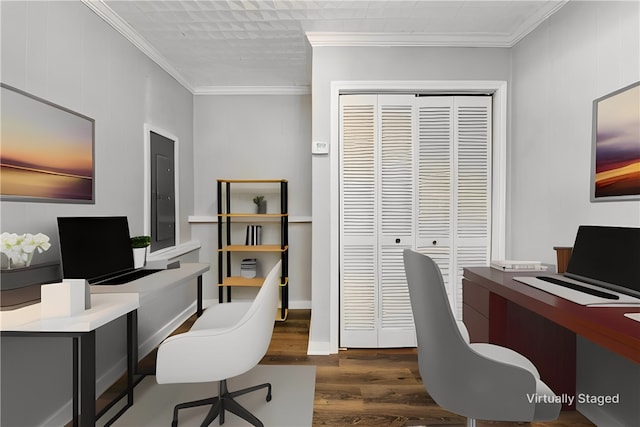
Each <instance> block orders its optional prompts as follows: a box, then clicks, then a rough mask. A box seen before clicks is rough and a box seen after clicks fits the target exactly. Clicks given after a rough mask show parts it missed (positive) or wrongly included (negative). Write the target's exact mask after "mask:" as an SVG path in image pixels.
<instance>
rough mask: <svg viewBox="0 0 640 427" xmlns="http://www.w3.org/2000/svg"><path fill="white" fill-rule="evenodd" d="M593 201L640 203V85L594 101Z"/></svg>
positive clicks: (631, 86) (636, 84) (634, 85)
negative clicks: (634, 201)
mask: <svg viewBox="0 0 640 427" xmlns="http://www.w3.org/2000/svg"><path fill="white" fill-rule="evenodd" d="M592 133H593V135H592V167H591V201H592V202H597V201H608V200H640V82H636V83H634V84H631V85H629V86H626V87H624V88H622V89H620V90H617V91H615V92H613V93H610V94H608V95H605V96H603V97H601V98H598V99H596V100H595V101H593V132H592Z"/></svg>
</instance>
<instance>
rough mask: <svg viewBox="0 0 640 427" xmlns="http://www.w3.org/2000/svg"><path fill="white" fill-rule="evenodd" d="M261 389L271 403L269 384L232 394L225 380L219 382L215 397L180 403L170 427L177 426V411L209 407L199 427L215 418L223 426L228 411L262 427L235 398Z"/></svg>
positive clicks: (174, 409)
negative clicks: (264, 389)
mask: <svg viewBox="0 0 640 427" xmlns="http://www.w3.org/2000/svg"><path fill="white" fill-rule="evenodd" d="M262 388H266V389H267V398H266V400H267V402H269V401H271V384H270V383H264V384H260V385H256V386H253V387H248V388H244V389H242V390H237V391H234V392H229V390H228V388H227V380H222V381H220V387H219V393H218V396H216V397H210V398H208V399H200V400H194V401H192V402H185V403H180V404H178V405H176V406H175V408H173V420H172V421H171V427H177V426H178V410H180V409H185V408H195V407H198V406H206V405H211V409H210V410H209V413H208V414H207V416H206V417H205V419H204V421H202V424H200V426H201V427H206V426H208V425H209V424H211V423H212V422H213V420H215V419H216V418H218V417H219V418H220V420H219V421H220V425H222V424H224V413H225V411H229V412H231V413H233V414H236V415H237V416H239V417H240V418H242V419H244V420H246V421H248V422H249V423H251V424H252V425H254V426H256V427H264V424H262V422H261V421H260V420H259V419H258V418H257V417H256V416H255V415H253V414H252V413H251V412H249V411H248V410H247V409H245V408H244V407H243V406H242V405H240V404H239V403H238V402H236V400H235V399H234V398H235V397H238V396H242V395H243V394H247V393H251V392H252V391H256V390H260V389H262Z"/></svg>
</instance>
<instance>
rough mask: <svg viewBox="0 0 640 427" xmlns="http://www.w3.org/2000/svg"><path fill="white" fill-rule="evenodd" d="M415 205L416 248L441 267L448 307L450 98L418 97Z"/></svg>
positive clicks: (450, 293) (451, 155) (451, 154)
mask: <svg viewBox="0 0 640 427" xmlns="http://www.w3.org/2000/svg"><path fill="white" fill-rule="evenodd" d="M416 102H417V104H418V105H417V111H418V119H417V121H418V125H417V127H418V148H417V157H418V159H417V165H418V166H417V167H418V186H417V192H418V197H417V198H418V206H417V226H416V228H417V238H416V250H417V251H418V252H420V253H423V254H425V255H429V256H430V257H431V258H433V260H434V261H435V262H436V263H437V264H438V267H440V271H441V272H442V278H443V279H444V282H445V284H446V285H447V294H448V296H449V300H450V302H451V306H452V307H454V306H455V292H454V291H453V289H452V287H451V286H449V284H450V283H451V280H450V276H451V274H450V272H451V267H452V265H451V264H452V256H451V254H452V251H453V248H452V245H453V224H452V218H453V206H454V199H455V194H454V191H453V178H454V171H453V159H454V157H455V156H454V106H453V97H450V96H447V97H420V98H417V101H416Z"/></svg>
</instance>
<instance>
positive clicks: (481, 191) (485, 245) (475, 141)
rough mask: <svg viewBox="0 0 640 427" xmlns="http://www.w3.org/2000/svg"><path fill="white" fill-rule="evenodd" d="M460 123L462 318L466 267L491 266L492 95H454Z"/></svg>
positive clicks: (458, 283) (458, 284) (458, 276)
mask: <svg viewBox="0 0 640 427" xmlns="http://www.w3.org/2000/svg"><path fill="white" fill-rule="evenodd" d="M454 100H455V101H454V105H455V117H454V122H455V123H456V127H455V129H456V136H455V140H456V159H455V164H456V171H457V176H456V180H455V182H456V196H457V197H456V210H455V212H456V215H455V241H456V243H455V244H456V257H455V264H454V268H455V283H454V290H455V295H456V297H455V301H456V305H455V309H456V311H455V313H456V315H457V316H458V318H460V319H462V275H463V267H475V266H487V265H489V257H490V240H491V239H490V232H491V230H490V224H491V193H490V191H491V189H490V183H491V167H490V161H491V141H492V136H491V122H492V117H491V111H492V109H491V97H490V96H459V97H456V98H455V99H454Z"/></svg>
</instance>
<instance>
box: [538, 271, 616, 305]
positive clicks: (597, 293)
mask: <svg viewBox="0 0 640 427" xmlns="http://www.w3.org/2000/svg"><path fill="white" fill-rule="evenodd" d="M536 278H537V279H540V280H544V281H545V282H549V283H553V284H554V285H559V286H564V287H565V288H569V289H573V290H574V291H579V292H584V293H587V294H590V295H593V296H596V297H600V298H606V299H611V300H617V299H620V297H619V296H618V295H614V294H610V293H608V292H604V291H601V290H598V289H593V288H589V287H587V286H582V285H579V284H577V283H573V282H567V281H564V280H562V279H558V278H557V277H548V276H537V277H536Z"/></svg>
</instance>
